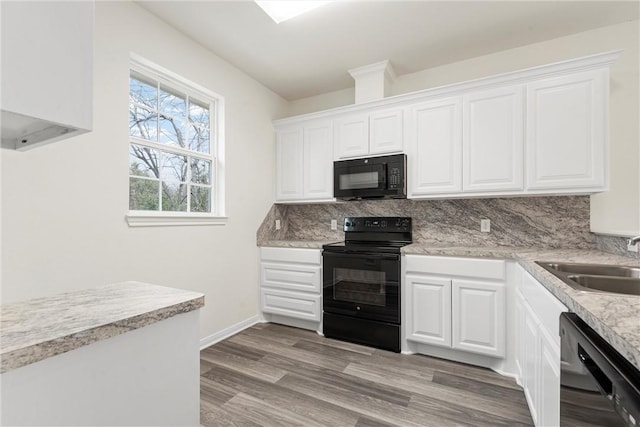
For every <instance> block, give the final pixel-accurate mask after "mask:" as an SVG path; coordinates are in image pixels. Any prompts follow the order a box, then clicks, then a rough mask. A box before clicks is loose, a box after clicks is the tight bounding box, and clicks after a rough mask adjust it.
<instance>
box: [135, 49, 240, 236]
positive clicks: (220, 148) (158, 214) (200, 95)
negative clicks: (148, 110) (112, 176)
mask: <svg viewBox="0 0 640 427" xmlns="http://www.w3.org/2000/svg"><path fill="white" fill-rule="evenodd" d="M131 71H134V72H136V73H139V74H141V75H143V76H146V77H149V78H151V79H154V80H156V81H158V82H159V83H160V84H164V85H166V86H168V87H170V88H173V89H177V90H180V91H181V92H183V93H185V94H187V95H189V96H192V97H194V98H195V99H198V100H201V101H204V100H212V101H214V104H213V105H214V108H213V109H212V110H211V113H210V114H211V115H210V117H211V121H212V122H213V126H212V127H211V128H210V136H211V139H210V147H211V158H212V164H211V168H212V171H213V172H212V180H213V182H212V184H211V193H212V194H211V212H210V213H209V212H168V211H140V210H129V211H128V213H127V214H126V215H125V218H126V220H127V223H128V224H129V226H130V227H150V226H174V225H224V224H226V223H227V219H228V218H227V217H226V216H225V138H224V137H225V130H224V110H225V108H224V107H225V103H224V97H223V96H221V95H218V94H217V93H215V92H213V91H211V90H209V89H207V88H205V87H203V86H201V85H198V84H197V83H193V82H191V81H189V80H187V79H185V78H184V77H182V76H180V75H178V74H176V73H174V72H172V71H169V70H167V69H166V68H163V67H161V66H159V65H157V64H154V63H152V62H150V61H148V60H146V59H144V58H142V57H141V56H139V55H136V54H133V53H132V54H131V57H130V63H129V74H131ZM127 81H128V80H127ZM127 105H128V101H127ZM127 111H128V109H127ZM127 114H128V113H127ZM131 144H136V145H143V146H149V147H153V148H159V147H158V145H157V144H150V143H149V142H147V141H146V140H144V139H140V138H136V137H135V136H130V135H128V140H127V152H126V153H127V156H129V150H130V146H131ZM161 149H162V150H165V151H168V152H173V153H177V154H185V155H188V156H192V155H193V154H194V153H193V152H191V151H189V150H183V149H181V148H180V147H177V148H176V147H173V146H166V147H164V146H163V147H161ZM127 164H128V163H127ZM127 176H129V175H128V173H127ZM129 191H130V190H129V179H127V200H129V197H128V194H129Z"/></svg>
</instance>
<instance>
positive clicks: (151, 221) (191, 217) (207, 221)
mask: <svg viewBox="0 0 640 427" xmlns="http://www.w3.org/2000/svg"><path fill="white" fill-rule="evenodd" d="M125 218H126V220H127V224H129V227H171V226H184V225H226V224H227V220H228V218H227V217H226V216H212V215H196V214H180V213H176V214H170V213H166V212H162V213H149V212H144V213H140V212H129V213H128V214H127V215H125Z"/></svg>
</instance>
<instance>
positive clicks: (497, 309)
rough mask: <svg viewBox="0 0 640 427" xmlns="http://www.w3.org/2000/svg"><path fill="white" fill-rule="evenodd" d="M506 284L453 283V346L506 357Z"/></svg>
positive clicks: (462, 281) (458, 281) (455, 281)
mask: <svg viewBox="0 0 640 427" xmlns="http://www.w3.org/2000/svg"><path fill="white" fill-rule="evenodd" d="M504 295H505V291H504V284H501V283H484V282H475V281H467V280H454V281H453V282H452V300H453V301H452V319H453V320H452V329H453V330H452V335H453V336H452V346H453V348H456V349H459V350H465V351H470V352H473V353H479V354H487V355H489V356H494V357H504V354H505V314H504V312H505V305H504V304H505V303H504Z"/></svg>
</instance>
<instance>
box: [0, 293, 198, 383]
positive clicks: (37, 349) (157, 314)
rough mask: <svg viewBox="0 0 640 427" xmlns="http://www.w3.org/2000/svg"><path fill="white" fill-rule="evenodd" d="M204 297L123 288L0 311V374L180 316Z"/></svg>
mask: <svg viewBox="0 0 640 427" xmlns="http://www.w3.org/2000/svg"><path fill="white" fill-rule="evenodd" d="M202 306H204V295H202V294H200V293H197V292H191V291H184V290H180V289H174V288H168V287H165V286H158V285H151V284H148V283H141V282H123V283H116V284H110V285H104V286H99V287H96V288H91V289H85V290H80V291H75V292H67V293H63V294H58V295H53V296H50V297H42V298H36V299H31V300H27V301H23V302H16V303H13V304H6V305H3V306H2V307H0V316H1V317H0V319H1V323H0V373H4V372H7V371H9V370H12V369H16V368H20V367H22V366H26V365H29V364H31V363H35V362H38V361H41V360H44V359H47V358H49V357H52V356H56V355H58V354H62V353H65V352H67V351H70V350H74V349H76V348H79V347H82V346H85V345H89V344H91V343H94V342H97V341H101V340H104V339H107V338H110V337H113V336H116V335H120V334H122V333H125V332H128V331H131V330H134V329H138V328H142V327H144V326H147V325H150V324H153V323H156V322H159V321H161V320H164V319H167V318H170V317H173V316H175V315H177V314H180V313H186V312H189V311H192V310H196V309H199V308H200V307H202Z"/></svg>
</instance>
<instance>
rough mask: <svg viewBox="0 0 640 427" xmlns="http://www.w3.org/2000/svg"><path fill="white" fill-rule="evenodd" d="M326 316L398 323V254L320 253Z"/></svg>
mask: <svg viewBox="0 0 640 427" xmlns="http://www.w3.org/2000/svg"><path fill="white" fill-rule="evenodd" d="M322 271H323V309H324V311H325V312H327V313H334V314H342V315H347V316H354V317H359V318H363V319H370V320H379V321H383V322H388V323H395V324H400V255H398V254H383V253H333V252H327V251H326V250H325V251H324V253H323V270H322Z"/></svg>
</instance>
